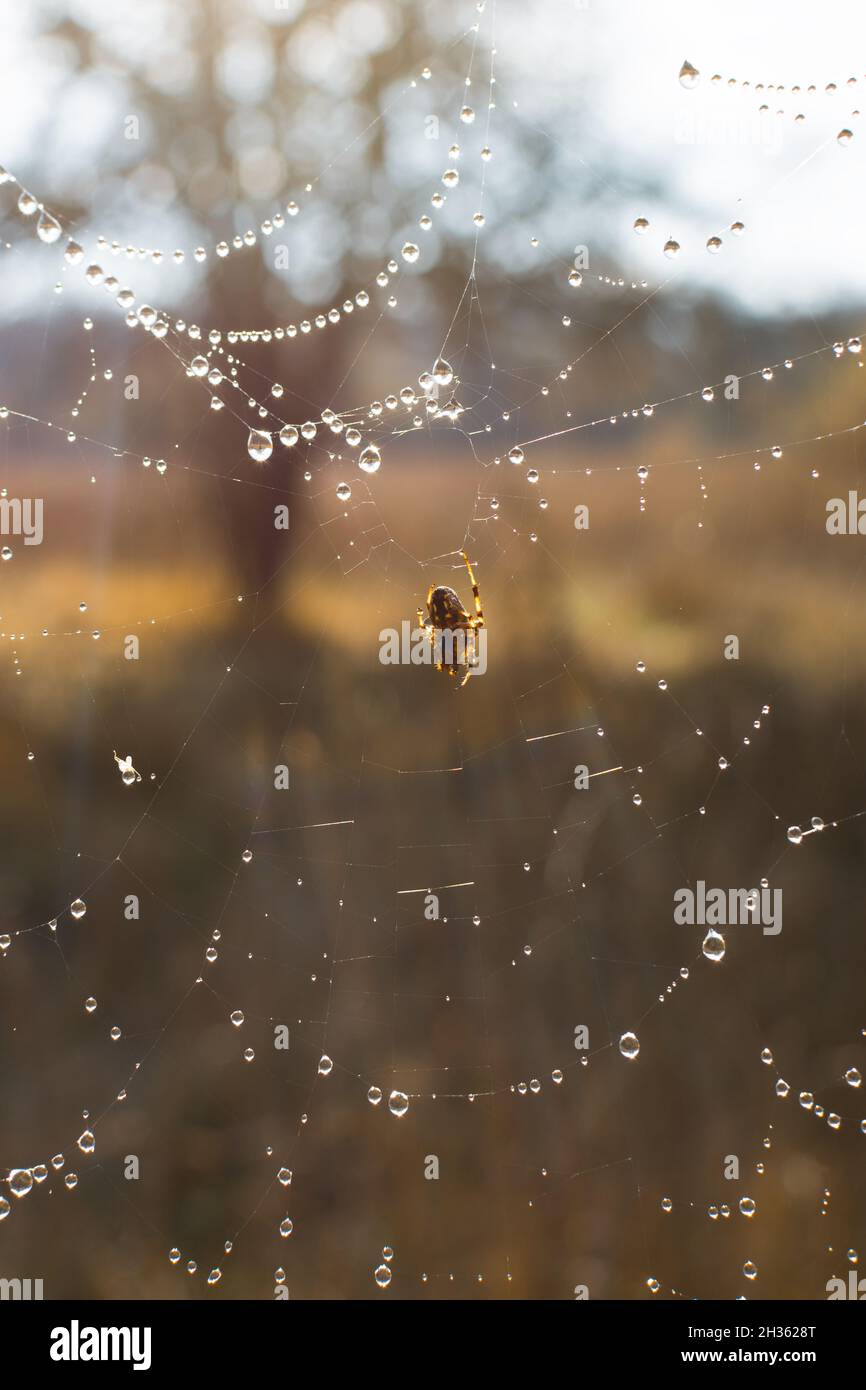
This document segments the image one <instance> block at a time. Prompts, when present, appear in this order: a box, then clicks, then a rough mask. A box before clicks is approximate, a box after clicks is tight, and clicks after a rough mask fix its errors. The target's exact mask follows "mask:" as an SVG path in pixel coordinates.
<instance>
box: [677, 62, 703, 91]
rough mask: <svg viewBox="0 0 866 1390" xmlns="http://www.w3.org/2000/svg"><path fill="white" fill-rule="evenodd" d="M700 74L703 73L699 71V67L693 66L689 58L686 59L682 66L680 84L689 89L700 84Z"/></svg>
mask: <svg viewBox="0 0 866 1390" xmlns="http://www.w3.org/2000/svg"><path fill="white" fill-rule="evenodd" d="M700 75H701V74H700V73H699V72H698V70H697V68H696V67H693V66H692V64H691V63H690V62H689V60H688V59H686V61H685V62H684V63H683V65H682V67H681V68H680V73H679V77H680V86H681V87H686V88H688V89H691V88H692V87H696V86H697V85H698V78H699V77H700Z"/></svg>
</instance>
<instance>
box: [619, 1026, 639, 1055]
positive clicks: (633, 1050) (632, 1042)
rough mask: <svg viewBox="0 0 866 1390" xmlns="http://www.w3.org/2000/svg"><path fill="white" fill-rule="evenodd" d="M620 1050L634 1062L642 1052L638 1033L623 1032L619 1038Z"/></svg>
mask: <svg viewBox="0 0 866 1390" xmlns="http://www.w3.org/2000/svg"><path fill="white" fill-rule="evenodd" d="M619 1050H620V1052H621V1053H622V1055H623V1057H627V1058H628V1060H629V1061H630V1062H633V1061H634V1060H635V1058H636V1057H637V1055H638V1053H639V1052H640V1043H639V1042H638V1038H637V1034H636V1033H623V1035H622V1037H621V1038H620V1040H619Z"/></svg>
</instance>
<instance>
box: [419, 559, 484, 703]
mask: <svg viewBox="0 0 866 1390" xmlns="http://www.w3.org/2000/svg"><path fill="white" fill-rule="evenodd" d="M460 553H461V555H462V556H463V561H464V563H465V565H466V568H467V570H468V571H469V582H470V584H471V585H472V597H473V599H474V601H475V616H474V617H472V616H470V614H469V613H467V612H466V609H465V608H464V607H463V604H462V603H461V602H460V598H459V595H458V594H457V593H456V592H455V591H454V589H451V588H449V586H448V585H447V584H431V585H430V588H429V590H428V592H427V613H428V616H427V617H426V618H425V616H424V611H423V609H421V608H419V609H418V626H419V627H423V628H424V629H425V630H426V632H427V634H428V636H429V638H430V642H431V644H432V645H433V646H434V648H435V649H436V655H437V660H436V670H437V671H447V672H448V674H449V676H454V677H457V676H460V677H461V680H460V685H459V686H458V689H460V690H462V689H463V686H464V685H465V684H466V682H467V681H468V679H469V677H470V676H471V675H472V672H473V671H474V670H475V669H476V667H477V666H478V664H479V663H478V637H477V635H476V634H477V632H478V630H479V628H483V627H484V614H483V612H482V611H481V597H480V595H479V593H478V585H477V584H476V582H475V575H474V574H473V573H472V566H471V564H470V563H469V556H468V555H467V554H466V552H465V551H461V552H460ZM445 632H447V633H450V634H452V635H451V636H450V637H447V638H443V637H442V636H441V634H442V633H445ZM454 634H459V636H454Z"/></svg>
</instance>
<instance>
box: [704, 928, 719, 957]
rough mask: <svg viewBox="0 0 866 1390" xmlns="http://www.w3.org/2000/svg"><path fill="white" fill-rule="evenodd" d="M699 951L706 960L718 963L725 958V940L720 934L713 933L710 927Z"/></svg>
mask: <svg viewBox="0 0 866 1390" xmlns="http://www.w3.org/2000/svg"><path fill="white" fill-rule="evenodd" d="M701 950H702V951H703V953H704V955H705V956H706V958H707V960H712V961H720V960H724V957H725V938H724V937H723V936H722V934H721V932H717V931H715V930H714V929H713V928H712V927H711V928H710V930H709V931H708V932H707V934H706V936H705V937H704V940H703V943H702V945H701Z"/></svg>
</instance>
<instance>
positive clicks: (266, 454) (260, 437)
mask: <svg viewBox="0 0 866 1390" xmlns="http://www.w3.org/2000/svg"><path fill="white" fill-rule="evenodd" d="M273 452H274V445H273V440H272V439H271V436H270V435H269V434H267V433H266V432H265V431H264V430H250V437H249V439H248V440H247V453H248V454H249V456H250V458H251V459H253V460H254V461H255V462H256V463H267V461H268V459H269V458H270V456H271V454H272V453H273Z"/></svg>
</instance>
